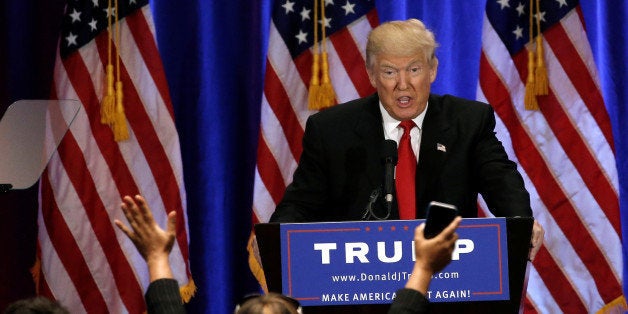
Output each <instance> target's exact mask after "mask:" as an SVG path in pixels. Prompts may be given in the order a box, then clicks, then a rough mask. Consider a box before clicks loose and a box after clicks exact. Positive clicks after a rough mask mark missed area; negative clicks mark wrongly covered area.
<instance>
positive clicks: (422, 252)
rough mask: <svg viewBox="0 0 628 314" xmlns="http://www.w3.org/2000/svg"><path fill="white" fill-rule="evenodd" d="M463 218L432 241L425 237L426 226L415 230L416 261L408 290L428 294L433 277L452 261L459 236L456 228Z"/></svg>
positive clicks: (456, 220)
mask: <svg viewBox="0 0 628 314" xmlns="http://www.w3.org/2000/svg"><path fill="white" fill-rule="evenodd" d="M461 220H462V218H461V217H460V216H458V217H456V218H455V219H454V220H453V221H452V222H451V223H450V224H449V226H447V228H445V229H444V230H443V231H442V232H441V233H439V234H438V235H437V236H436V237H434V238H431V239H426V238H425V236H424V235H423V230H424V229H425V224H424V223H423V224H421V225H419V226H418V227H416V229H415V230H414V249H415V255H416V261H415V263H414V268H413V269H412V274H411V275H410V279H408V282H407V283H406V286H405V287H406V288H409V289H414V290H417V291H419V292H421V293H423V294H425V293H426V291H427V287H428V286H429V284H430V280H431V277H432V275H433V274H434V273H435V272H437V271H440V270H442V269H443V268H445V266H447V264H449V262H450V261H451V254H452V253H453V251H454V248H455V243H456V240H458V234H457V233H456V228H458V225H460V221H461Z"/></svg>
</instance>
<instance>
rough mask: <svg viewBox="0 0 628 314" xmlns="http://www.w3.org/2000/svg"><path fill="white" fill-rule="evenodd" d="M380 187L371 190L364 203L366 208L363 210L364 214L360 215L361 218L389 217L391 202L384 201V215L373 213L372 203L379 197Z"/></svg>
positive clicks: (378, 218)
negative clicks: (367, 200) (367, 199)
mask: <svg viewBox="0 0 628 314" xmlns="http://www.w3.org/2000/svg"><path fill="white" fill-rule="evenodd" d="M380 191H381V188H376V189H374V190H373V191H372V192H371V195H370V196H369V202H368V203H367V204H366V209H365V210H364V214H363V215H362V220H371V218H375V220H386V219H388V217H390V213H391V212H392V203H391V202H386V216H384V217H379V216H377V214H375V210H374V208H373V207H374V205H375V202H377V199H378V198H379V194H380Z"/></svg>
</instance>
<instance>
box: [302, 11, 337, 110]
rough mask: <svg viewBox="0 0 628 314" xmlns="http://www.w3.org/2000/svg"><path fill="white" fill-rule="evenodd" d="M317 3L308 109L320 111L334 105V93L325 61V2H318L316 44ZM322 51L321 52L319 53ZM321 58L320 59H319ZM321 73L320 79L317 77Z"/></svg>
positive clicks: (327, 64)
mask: <svg viewBox="0 0 628 314" xmlns="http://www.w3.org/2000/svg"><path fill="white" fill-rule="evenodd" d="M317 2H318V1H316V0H315V1H314V48H313V49H314V53H313V54H314V57H313V63H312V78H311V79H310V88H309V95H308V109H310V110H320V109H324V108H328V107H331V106H333V105H334V104H335V103H336V93H335V92H334V87H333V86H332V84H331V77H330V76H329V62H328V59H327V47H326V34H325V31H326V30H325V24H324V22H325V0H321V1H320V10H321V14H320V15H321V21H323V24H322V25H321V37H322V39H321V43H320V44H318V7H319V4H318V3H317ZM321 50H322V52H321ZM319 55H320V56H322V58H321V57H319ZM320 71H322V77H321V78H319V75H320V74H321V73H320Z"/></svg>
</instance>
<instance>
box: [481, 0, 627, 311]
mask: <svg viewBox="0 0 628 314" xmlns="http://www.w3.org/2000/svg"><path fill="white" fill-rule="evenodd" d="M493 2H496V1H489V2H488V3H487V14H486V15H485V16H484V26H483V32H482V53H481V57H480V58H481V60H480V80H479V87H478V93H477V95H478V99H479V100H483V101H486V102H488V103H490V104H491V105H492V106H493V108H494V109H495V112H496V115H497V118H498V121H497V129H496V131H497V134H498V136H499V138H500V140H501V141H502V143H503V144H504V146H505V147H506V150H507V152H508V154H509V156H510V157H511V159H513V160H515V161H516V162H517V163H518V165H519V170H520V172H521V173H522V175H523V177H524V180H525V184H526V188H527V189H528V191H529V192H530V196H531V202H532V209H533V211H534V216H535V218H536V219H537V220H538V221H539V222H540V223H541V225H542V226H543V227H544V228H545V232H546V234H545V241H544V244H543V247H542V248H541V250H540V252H539V254H538V255H537V257H536V259H535V260H534V263H533V264H532V266H531V269H530V274H529V281H528V290H527V296H526V300H525V307H524V311H525V312H526V313H594V312H596V311H598V310H600V309H602V308H604V307H605V306H607V305H611V304H613V303H615V302H620V301H619V300H621V296H622V252H621V248H622V244H621V231H620V217H619V199H618V180H617V170H616V166H615V154H614V148H613V137H612V134H611V124H610V120H609V117H608V114H607V112H606V107H605V105H604V101H603V99H602V94H601V91H600V87H599V81H598V76H597V72H596V67H595V63H594V60H593V55H592V52H591V49H590V46H589V42H588V40H587V37H586V33H585V27H584V22H583V21H584V20H583V16H582V13H581V11H580V7H579V5H577V4H575V5H574V4H573V3H571V2H574V1H569V2H570V5H572V6H573V9H571V10H569V11H568V12H567V13H566V14H564V15H563V16H562V17H561V18H560V19H559V20H558V21H557V22H556V23H555V24H553V25H545V27H544V25H542V29H543V48H544V51H545V53H544V58H545V64H546V66H547V74H548V79H549V94H548V95H547V96H537V100H538V104H539V108H540V110H538V111H527V110H525V109H524V95H525V84H526V78H527V75H528V68H527V64H528V55H527V50H526V49H525V48H524V49H522V51H520V52H518V53H512V51H510V52H509V50H508V49H509V48H508V44H509V43H507V42H506V41H509V40H510V37H503V36H507V34H510V35H511V36H513V37H514V36H517V33H516V32H515V29H514V27H513V29H504V27H505V26H504V25H502V24H499V23H498V22H496V21H500V20H501V21H503V20H504V19H501V18H499V17H495V15H498V14H509V13H508V12H509V11H508V10H515V9H516V8H515V5H514V4H513V5H512V7H506V6H504V5H503V4H504V2H503V1H500V3H493ZM543 2H544V3H543ZM551 2H552V3H551V4H550V3H549V1H547V2H545V1H542V4H541V13H542V15H537V16H536V17H538V16H541V17H549V16H550V14H551V10H555V11H556V10H564V9H565V8H563V5H561V1H558V2H556V1H551ZM521 3H522V4H520V5H521V6H525V11H527V10H528V3H529V2H528V1H523V2H521ZM565 3H567V2H565ZM511 4H512V3H511ZM491 5H495V6H498V5H502V7H501V8H490V6H491ZM510 13H511V14H512V13H514V12H510ZM536 17H535V18H536ZM544 22H546V20H541V23H544ZM513 25H514V24H513ZM523 29H524V30H525V27H524V28H523ZM500 31H501V33H500ZM511 31H512V32H511ZM520 34H521V33H519V35H520ZM500 35H503V36H502V37H500ZM504 38H507V39H504ZM527 48H528V49H534V47H530V46H529V47H527Z"/></svg>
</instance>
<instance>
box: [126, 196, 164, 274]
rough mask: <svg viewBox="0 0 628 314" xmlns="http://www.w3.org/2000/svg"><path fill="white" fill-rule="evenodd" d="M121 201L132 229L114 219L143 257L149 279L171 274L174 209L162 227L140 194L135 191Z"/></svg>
mask: <svg viewBox="0 0 628 314" xmlns="http://www.w3.org/2000/svg"><path fill="white" fill-rule="evenodd" d="M122 202H123V203H122V204H121V205H120V207H121V208H122V211H123V212H124V215H125V216H126V219H127V220H128V221H129V224H130V225H131V228H132V229H133V230H131V229H130V228H129V227H127V226H125V225H124V224H123V223H122V222H121V221H120V220H118V219H116V220H114V222H115V224H116V226H118V228H120V230H122V232H124V233H125V234H126V235H127V236H128V237H129V239H131V241H132V242H133V244H134V245H135V247H136V248H137V250H138V251H139V252H140V254H141V255H142V257H143V258H144V260H146V263H147V264H148V269H149V272H150V277H151V282H152V281H154V280H156V279H160V278H172V277H173V276H172V270H171V269H170V263H169V260H168V257H169V255H170V251H171V250H172V246H173V245H174V241H175V237H176V212H174V211H172V212H170V213H168V226H167V229H166V230H165V231H164V230H163V229H162V228H161V227H159V225H158V224H157V223H156V222H155V219H154V218H153V214H152V213H151V211H150V208H148V205H147V204H146V200H144V198H143V197H142V196H140V195H136V196H135V198H131V197H130V196H125V197H124V198H123V199H122Z"/></svg>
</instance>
